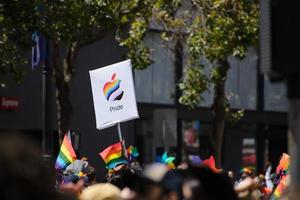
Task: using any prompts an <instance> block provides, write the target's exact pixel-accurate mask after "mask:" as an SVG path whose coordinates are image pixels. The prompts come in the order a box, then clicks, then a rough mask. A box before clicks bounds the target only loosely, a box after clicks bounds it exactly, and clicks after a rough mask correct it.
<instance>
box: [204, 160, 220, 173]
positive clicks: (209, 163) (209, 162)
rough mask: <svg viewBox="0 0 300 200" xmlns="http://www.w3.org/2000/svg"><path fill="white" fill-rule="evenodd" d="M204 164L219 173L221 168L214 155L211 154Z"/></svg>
mask: <svg viewBox="0 0 300 200" xmlns="http://www.w3.org/2000/svg"><path fill="white" fill-rule="evenodd" d="M202 164H203V165H205V166H207V167H208V168H210V169H211V170H212V171H213V172H215V173H219V172H220V171H221V170H220V169H217V168H216V163H215V158H214V156H210V157H209V158H208V159H206V160H203V161H202Z"/></svg>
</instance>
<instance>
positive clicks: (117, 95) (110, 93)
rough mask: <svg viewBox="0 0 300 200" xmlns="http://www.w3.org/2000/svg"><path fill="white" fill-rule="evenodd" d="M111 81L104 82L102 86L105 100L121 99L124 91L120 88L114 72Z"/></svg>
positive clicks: (119, 81)
mask: <svg viewBox="0 0 300 200" xmlns="http://www.w3.org/2000/svg"><path fill="white" fill-rule="evenodd" d="M111 81H112V82H106V83H105V84H104V86H103V94H104V96H105V98H106V100H107V101H115V100H121V99H122V97H123V94H124V91H122V90H121V89H120V83H121V80H119V79H116V73H114V74H113V75H112V77H111Z"/></svg>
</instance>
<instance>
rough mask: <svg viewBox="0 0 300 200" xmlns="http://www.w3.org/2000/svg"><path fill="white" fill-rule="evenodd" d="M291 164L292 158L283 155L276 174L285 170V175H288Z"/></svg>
mask: <svg viewBox="0 0 300 200" xmlns="http://www.w3.org/2000/svg"><path fill="white" fill-rule="evenodd" d="M290 163H291V161H290V156H289V155H288V154H286V153H283V154H282V156H281V159H280V161H279V165H278V166H277V168H276V173H277V174H279V173H280V170H283V171H285V174H287V172H288V171H289V169H290Z"/></svg>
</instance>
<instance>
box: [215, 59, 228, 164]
mask: <svg viewBox="0 0 300 200" xmlns="http://www.w3.org/2000/svg"><path fill="white" fill-rule="evenodd" d="M218 65H219V66H218V69H217V70H218V72H219V75H220V79H218V80H217V81H216V82H215V85H214V102H213V105H212V111H213V130H212V135H211V136H212V144H213V148H214V153H215V159H216V166H218V167H220V166H221V161H222V146H223V136H224V127H225V82H226V78H227V77H226V76H227V71H228V69H229V63H228V61H227V60H224V61H221V62H219V63H218Z"/></svg>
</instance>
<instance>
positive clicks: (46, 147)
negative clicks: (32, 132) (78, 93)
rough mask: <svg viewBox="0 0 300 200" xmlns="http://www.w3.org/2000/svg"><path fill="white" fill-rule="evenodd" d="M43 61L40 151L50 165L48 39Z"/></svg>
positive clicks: (50, 114)
mask: <svg viewBox="0 0 300 200" xmlns="http://www.w3.org/2000/svg"><path fill="white" fill-rule="evenodd" d="M45 51H46V52H45V54H46V55H45V61H44V64H43V71H42V152H43V158H44V160H45V161H46V163H47V165H50V166H51V163H52V154H53V129H52V70H51V67H50V66H51V63H50V60H51V59H50V55H51V54H50V46H49V41H47V40H45Z"/></svg>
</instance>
